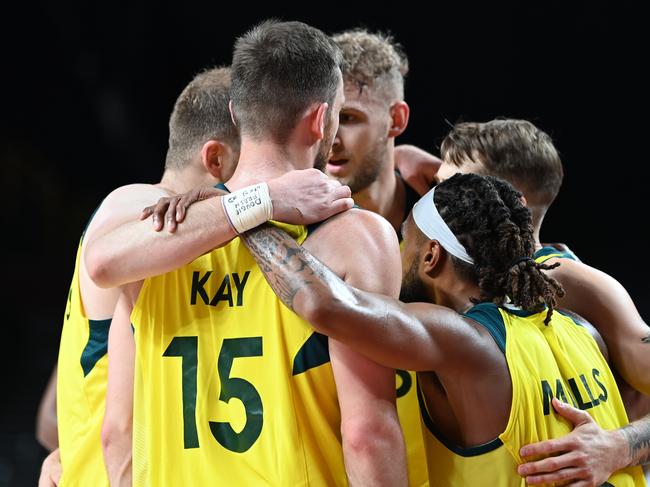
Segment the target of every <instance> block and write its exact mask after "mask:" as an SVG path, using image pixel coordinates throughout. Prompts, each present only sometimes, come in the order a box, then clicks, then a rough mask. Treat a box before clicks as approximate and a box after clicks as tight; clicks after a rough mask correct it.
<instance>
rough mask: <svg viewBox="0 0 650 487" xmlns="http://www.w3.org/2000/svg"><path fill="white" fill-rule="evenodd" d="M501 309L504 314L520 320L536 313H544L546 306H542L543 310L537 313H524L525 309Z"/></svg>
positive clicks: (503, 307)
mask: <svg viewBox="0 0 650 487" xmlns="http://www.w3.org/2000/svg"><path fill="white" fill-rule="evenodd" d="M501 309H502V310H503V311H505V312H506V313H510V314H511V315H515V316H519V317H520V318H528V317H529V316H533V315H536V314H537V313H541V312H542V311H546V306H544V308H543V309H541V310H539V311H526V310H525V309H513V308H506V307H505V306H502V307H501Z"/></svg>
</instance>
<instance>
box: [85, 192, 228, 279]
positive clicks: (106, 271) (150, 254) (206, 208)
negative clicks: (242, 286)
mask: <svg viewBox="0 0 650 487" xmlns="http://www.w3.org/2000/svg"><path fill="white" fill-rule="evenodd" d="M167 195H168V193H166V192H164V191H162V190H161V189H159V188H155V187H151V188H150V189H149V190H148V191H147V193H146V196H145V195H143V197H142V198H141V199H140V200H141V204H136V203H135V202H133V203H132V204H130V205H128V206H125V205H123V204H120V203H119V202H113V201H112V200H109V201H107V202H106V203H105V204H109V205H113V204H114V205H116V206H117V205H118V204H119V205H120V206H121V213H122V215H123V216H122V218H120V219H119V220H118V219H115V220H114V223H113V224H112V225H111V226H110V227H107V228H105V229H104V231H103V232H102V233H100V234H99V235H97V236H96V237H95V238H93V239H91V240H89V241H88V242H87V244H86V252H85V258H86V261H85V262H86V268H87V270H88V274H89V275H90V278H91V279H92V280H93V281H94V282H95V283H96V284H97V285H99V286H101V287H115V286H119V285H122V284H125V283H128V282H133V281H138V280H141V279H144V278H146V277H149V276H154V275H158V274H164V273H165V272H168V271H170V270H173V269H176V268H177V267H180V266H182V265H184V264H187V263H188V262H191V261H192V260H193V259H195V258H197V257H198V256H200V255H202V254H204V253H205V252H208V251H209V250H211V249H213V248H215V247H218V246H219V245H222V244H223V243H225V242H227V241H229V240H230V239H232V238H233V237H234V236H235V231H234V230H233V228H232V227H231V226H230V224H229V222H228V220H227V217H226V215H225V213H224V211H223V207H222V206H221V201H220V199H219V197H213V198H209V199H206V200H204V201H200V202H198V203H196V204H194V205H192V207H191V210H190V211H189V212H188V214H187V216H186V218H185V221H184V223H183V224H182V225H180V226H179V229H178V231H177V232H175V233H168V232H156V231H154V230H153V229H152V223H151V220H149V219H147V220H143V221H140V220H139V216H140V213H141V211H142V209H143V208H144V207H145V206H147V205H151V204H154V203H155V202H156V201H158V199H159V198H162V197H165V196H167ZM115 211H117V209H116V210H115Z"/></svg>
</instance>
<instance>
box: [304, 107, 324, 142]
mask: <svg viewBox="0 0 650 487" xmlns="http://www.w3.org/2000/svg"><path fill="white" fill-rule="evenodd" d="M328 107H329V105H328V104H327V103H319V104H318V105H313V107H312V108H311V109H310V111H309V113H308V114H307V116H308V118H309V131H310V134H311V136H312V137H314V138H315V140H322V139H323V137H325V125H326V122H327V117H328V116H329V111H328V110H327V108H328Z"/></svg>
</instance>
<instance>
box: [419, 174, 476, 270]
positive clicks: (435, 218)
mask: <svg viewBox="0 0 650 487" xmlns="http://www.w3.org/2000/svg"><path fill="white" fill-rule="evenodd" d="M435 189H436V188H435V186H434V187H433V188H431V190H430V191H429V192H428V193H427V194H425V195H424V196H423V197H422V198H420V201H418V202H417V203H415V205H414V206H413V220H414V221H415V224H416V225H417V226H418V228H419V229H420V230H421V231H422V233H424V234H425V235H426V236H427V237H429V238H430V239H431V240H437V241H438V242H439V243H440V245H442V248H443V249H445V250H446V251H447V252H449V253H450V254H451V255H453V256H454V257H458V258H459V259H460V260H462V261H465V262H467V263H468V264H473V263H474V259H472V258H471V257H470V256H469V254H468V253H467V250H465V247H463V244H461V243H460V242H459V241H458V239H457V238H456V235H454V234H453V232H452V231H451V230H450V229H449V227H448V226H447V224H446V223H445V221H444V220H443V219H442V217H441V216H440V213H438V209H437V208H436V205H435V203H434V202H433V192H434V191H435Z"/></svg>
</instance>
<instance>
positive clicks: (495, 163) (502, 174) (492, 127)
mask: <svg viewBox="0 0 650 487" xmlns="http://www.w3.org/2000/svg"><path fill="white" fill-rule="evenodd" d="M441 154H442V157H443V159H444V160H445V161H448V162H450V163H452V164H455V165H457V166H460V165H462V164H463V162H464V161H466V160H469V161H473V162H476V163H482V164H483V166H484V168H485V170H484V171H483V173H485V174H486V175H490V176H496V177H498V178H501V179H505V180H506V181H509V182H510V183H511V184H513V185H514V186H516V187H518V188H520V189H521V191H522V192H523V193H524V194H525V196H526V198H528V199H531V198H533V199H536V202H537V203H541V204H544V205H546V206H550V204H551V203H552V202H553V200H554V199H555V197H556V196H557V194H558V192H559V191H560V186H561V185H562V179H563V177H564V172H563V170H562V161H561V160H560V156H559V154H558V152H557V150H556V148H555V146H554V145H553V141H552V140H551V138H550V137H549V135H548V134H547V133H546V132H544V131H543V130H540V129H539V128H537V127H536V126H535V125H533V124H532V123H531V122H528V121H527V120H515V119H508V118H504V119H495V120H491V121H489V122H485V123H477V122H463V123H458V124H456V125H455V126H454V128H453V129H452V130H451V132H449V134H448V135H447V136H446V137H445V139H444V140H443V141H442V146H441ZM479 172H480V171H479Z"/></svg>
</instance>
